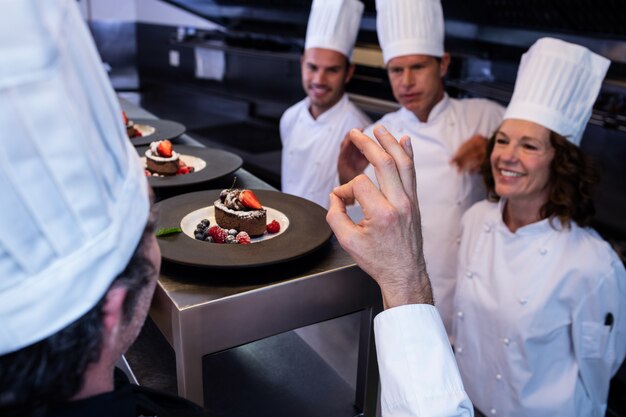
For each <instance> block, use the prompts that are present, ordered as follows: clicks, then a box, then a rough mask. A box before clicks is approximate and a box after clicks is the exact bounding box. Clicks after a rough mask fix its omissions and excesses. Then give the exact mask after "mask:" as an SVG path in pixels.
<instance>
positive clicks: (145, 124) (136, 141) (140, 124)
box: [129, 119, 187, 146]
mask: <svg viewBox="0 0 626 417" xmlns="http://www.w3.org/2000/svg"><path fill="white" fill-rule="evenodd" d="M131 120H132V121H133V122H134V123H135V125H137V126H136V129H137V130H139V131H140V132H142V134H143V133H146V134H145V135H144V136H141V137H138V138H130V139H129V140H130V143H132V144H133V145H135V146H142V145H149V144H150V142H154V141H155V140H165V139H176V138H177V137H179V136H180V135H182V134H183V133H185V131H186V130H187V128H186V127H185V126H184V125H182V124H180V123H178V122H174V121H172V120H162V119H131Z"/></svg>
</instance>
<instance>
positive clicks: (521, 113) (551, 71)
mask: <svg viewBox="0 0 626 417" xmlns="http://www.w3.org/2000/svg"><path fill="white" fill-rule="evenodd" d="M610 63H611V61H609V60H608V59H606V58H604V57H601V56H600V55H598V54H595V53H593V52H591V51H590V50H589V49H587V48H585V47H582V46H580V45H576V44H573V43H568V42H564V41H562V40H559V39H554V38H541V39H539V40H538V41H537V42H535V43H534V44H533V45H532V46H531V47H530V49H529V50H528V52H526V53H525V54H524V55H523V56H522V61H521V63H520V67H519V70H518V72H517V80H516V81H515V90H514V92H513V97H512V98H511V102H510V103H509V106H508V107H507V109H506V112H505V114H504V119H505V120H506V119H521V120H528V121H531V122H534V123H537V124H540V125H542V126H544V127H546V128H548V129H550V130H552V131H553V132H556V133H558V134H559V135H561V136H563V137H565V138H566V139H567V140H569V141H570V142H572V143H573V144H575V145H579V144H580V141H581V138H582V135H583V132H584V130H585V127H586V126H587V122H588V121H589V118H590V117H591V112H592V109H593V104H594V102H595V101H596V97H598V93H599V92H600V88H601V87H602V80H603V79H604V76H605V74H606V72H607V70H608V68H609V64H610Z"/></svg>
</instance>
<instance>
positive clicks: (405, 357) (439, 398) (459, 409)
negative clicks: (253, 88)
mask: <svg viewBox="0 0 626 417" xmlns="http://www.w3.org/2000/svg"><path fill="white" fill-rule="evenodd" d="M374 331H375V335H376V350H377V356H378V367H379V370H380V379H381V384H382V397H381V403H382V404H381V406H382V414H383V416H387V417H389V416H403V417H404V416H429V417H432V416H460V415H467V416H471V415H473V407H472V404H471V402H470V401H469V399H468V397H467V394H466V393H465V391H464V389H463V383H462V382H461V377H460V375H459V371H458V368H457V365H456V361H455V360H454V354H453V353H452V349H451V347H450V343H449V342H448V336H447V334H446V331H445V329H444V327H443V323H442V322H441V317H440V316H439V313H438V312H437V309H436V308H435V307H434V306H432V305H428V304H410V305H405V306H400V307H395V308H391V309H388V310H385V311H384V312H382V313H380V314H379V315H378V316H376V318H375V319H374Z"/></svg>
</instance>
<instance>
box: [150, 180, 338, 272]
mask: <svg viewBox="0 0 626 417" xmlns="http://www.w3.org/2000/svg"><path fill="white" fill-rule="evenodd" d="M220 191H221V190H211V191H199V192H195V193H189V194H183V195H179V196H176V197H172V198H169V199H167V200H163V201H161V202H159V203H157V207H158V208H159V213H160V216H159V221H158V224H157V229H161V228H169V227H180V228H181V229H183V233H177V234H173V235H167V236H161V237H159V238H158V241H159V246H160V247H161V256H162V257H163V259H165V260H167V261H170V262H174V263H178V264H183V265H192V266H200V267H212V268H242V267H253V266H262V265H270V264H275V263H279V262H285V261H289V260H292V259H296V258H299V257H301V256H304V255H306V254H308V253H310V252H313V251H314V250H316V249H317V248H319V247H321V246H322V245H323V244H324V243H326V241H328V239H330V237H331V236H332V231H331V230H330V227H329V226H328V223H326V210H324V209H323V208H322V207H320V206H318V205H317V204H315V203H313V202H311V201H309V200H305V199H303V198H300V197H296V196H293V195H290V194H283V193H280V192H278V191H269V190H254V194H255V195H256V196H257V197H258V198H259V201H261V204H263V207H265V208H267V209H268V222H270V221H272V220H274V219H276V220H278V222H279V223H281V232H280V233H279V234H277V235H275V236H271V235H270V236H266V237H265V238H263V237H261V238H255V239H253V243H251V244H249V245H239V244H218V243H208V242H202V241H199V240H196V239H194V238H193V231H191V232H189V231H188V230H187V231H186V229H189V228H190V227H194V228H195V224H197V221H199V220H201V219H202V218H209V219H210V217H202V216H205V214H206V215H207V216H210V213H211V209H212V206H213V202H214V201H215V200H217V199H218V198H219V194H220ZM194 216H196V217H198V218H195V217H194ZM196 220H197V221H196ZM210 220H211V219H210ZM194 222H195V223H194ZM211 224H215V223H214V222H212V223H211ZM188 233H189V234H188Z"/></svg>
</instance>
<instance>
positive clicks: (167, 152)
mask: <svg viewBox="0 0 626 417" xmlns="http://www.w3.org/2000/svg"><path fill="white" fill-rule="evenodd" d="M157 152H158V153H159V155H160V156H162V157H164V158H169V157H170V156H172V142H170V141H169V140H162V141H161V142H160V143H159V146H157Z"/></svg>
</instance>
